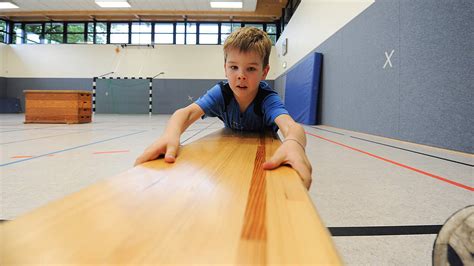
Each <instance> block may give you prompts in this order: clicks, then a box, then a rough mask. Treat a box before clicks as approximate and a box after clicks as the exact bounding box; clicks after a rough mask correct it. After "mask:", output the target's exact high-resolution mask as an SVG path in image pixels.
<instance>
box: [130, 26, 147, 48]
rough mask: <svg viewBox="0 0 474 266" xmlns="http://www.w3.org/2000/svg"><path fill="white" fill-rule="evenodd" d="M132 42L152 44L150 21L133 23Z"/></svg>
mask: <svg viewBox="0 0 474 266" xmlns="http://www.w3.org/2000/svg"><path fill="white" fill-rule="evenodd" d="M132 43H133V44H151V23H150V22H134V23H132Z"/></svg>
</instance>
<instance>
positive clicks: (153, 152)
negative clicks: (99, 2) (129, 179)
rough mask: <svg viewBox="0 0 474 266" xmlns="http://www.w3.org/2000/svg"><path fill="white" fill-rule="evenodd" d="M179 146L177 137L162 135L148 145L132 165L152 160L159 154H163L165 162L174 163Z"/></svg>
mask: <svg viewBox="0 0 474 266" xmlns="http://www.w3.org/2000/svg"><path fill="white" fill-rule="evenodd" d="M178 148H179V137H169V136H162V137H160V138H159V139H157V140H156V141H155V142H154V143H153V144H151V145H150V146H148V148H146V149H145V151H144V152H143V153H142V155H140V156H139V157H138V158H137V159H136V160H135V164H134V166H137V165H139V164H142V163H144V162H148V161H152V160H155V159H156V158H158V157H159V156H160V155H162V154H164V155H165V162H167V163H174V161H175V160H176V154H177V153H178Z"/></svg>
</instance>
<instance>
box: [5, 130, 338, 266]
mask: <svg viewBox="0 0 474 266" xmlns="http://www.w3.org/2000/svg"><path fill="white" fill-rule="evenodd" d="M279 145H280V141H279V140H278V139H275V138H272V137H270V136H266V137H264V136H261V135H258V134H254V133H241V132H236V131H231V130H227V129H223V130H220V131H217V132H215V133H212V134H210V135H208V136H206V137H204V138H202V139H200V140H198V141H196V142H193V143H191V144H188V145H185V146H183V147H181V149H180V154H179V156H178V159H177V161H176V163H174V164H167V163H165V162H164V161H163V160H156V161H152V162H147V163H145V164H142V165H140V166H137V167H135V168H133V169H131V170H129V171H127V172H125V173H123V174H121V175H118V176H115V177H111V178H108V179H106V180H104V181H102V182H99V183H97V184H95V185H92V186H90V187H88V188H86V189H83V190H81V191H79V192H77V193H74V194H71V195H69V196H67V197H65V198H63V199H61V200H58V201H54V202H52V203H49V204H47V205H45V206H43V207H41V208H39V209H37V210H35V211H33V212H31V213H28V214H26V215H23V216H21V217H19V218H17V219H15V220H13V221H9V222H5V223H1V224H0V233H1V241H2V242H1V244H2V245H1V253H0V265H10V264H28V263H43V264H53V263H58V264H64V263H68V264H69V263H70V264H100V263H111V264H115V263H121V264H133V265H137V264H186V265H187V264H231V265H232V264H243V263H247V264H255V265H266V264H269V265H270V264H277V263H279V264H287V265H298V264H326V265H327V264H332V265H338V264H341V261H340V259H339V256H338V254H337V252H336V250H335V249H334V245H333V243H332V240H331V238H330V235H329V233H328V231H327V229H326V228H325V227H324V225H323V223H322V221H321V220H320V218H319V216H318V214H317V212H316V209H315V208H314V206H313V204H312V202H311V200H310V198H309V196H308V194H307V191H306V189H305V188H304V187H303V185H302V183H301V181H300V180H299V177H298V176H297V174H296V172H295V171H294V170H293V169H291V168H289V167H286V166H285V167H280V168H278V169H276V170H273V171H264V170H262V167H261V164H262V163H263V162H264V161H265V159H266V158H269V156H270V155H271V154H273V152H274V151H275V150H276V149H277V147H278V146H279ZM65 174H67V173H65Z"/></svg>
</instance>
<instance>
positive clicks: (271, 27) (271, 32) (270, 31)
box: [266, 24, 277, 45]
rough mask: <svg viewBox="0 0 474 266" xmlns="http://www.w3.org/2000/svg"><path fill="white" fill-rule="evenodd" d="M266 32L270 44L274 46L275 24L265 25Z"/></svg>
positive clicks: (275, 37)
mask: <svg viewBox="0 0 474 266" xmlns="http://www.w3.org/2000/svg"><path fill="white" fill-rule="evenodd" d="M266 32H267V34H268V37H269V38H270V40H272V44H273V45H275V43H276V40H277V26H276V24H267V27H266Z"/></svg>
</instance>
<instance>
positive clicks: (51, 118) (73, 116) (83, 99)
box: [23, 90, 92, 124]
mask: <svg viewBox="0 0 474 266" xmlns="http://www.w3.org/2000/svg"><path fill="white" fill-rule="evenodd" d="M23 92H24V94H25V106H26V107H25V123H53V124H55V123H65V124H78V123H90V122H91V120H92V93H91V92H89V91H76V90H25V91H23Z"/></svg>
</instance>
